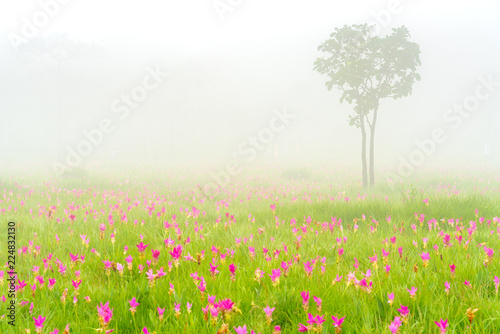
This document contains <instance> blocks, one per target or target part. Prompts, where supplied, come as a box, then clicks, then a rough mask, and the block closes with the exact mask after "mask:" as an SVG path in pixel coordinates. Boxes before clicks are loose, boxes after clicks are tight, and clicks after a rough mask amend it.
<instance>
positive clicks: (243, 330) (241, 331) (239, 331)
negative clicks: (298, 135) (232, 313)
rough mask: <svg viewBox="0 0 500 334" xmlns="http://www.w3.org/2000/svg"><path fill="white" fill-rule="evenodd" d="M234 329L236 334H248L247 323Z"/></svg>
mask: <svg viewBox="0 0 500 334" xmlns="http://www.w3.org/2000/svg"><path fill="white" fill-rule="evenodd" d="M234 330H235V331H236V334H247V333H248V331H247V325H243V326H241V327H234Z"/></svg>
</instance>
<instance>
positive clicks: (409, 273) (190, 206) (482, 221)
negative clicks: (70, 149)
mask: <svg viewBox="0 0 500 334" xmlns="http://www.w3.org/2000/svg"><path fill="white" fill-rule="evenodd" d="M206 175H207V174H206V173H205V172H203V171H189V172H161V173H160V172H158V171H145V172H137V171H135V172H122V173H118V172H117V173H111V172H96V171H95V172H86V173H84V175H76V176H75V175H73V176H69V177H65V178H54V177H44V176H36V175H32V176H30V177H27V176H22V175H19V174H16V175H14V174H9V173H6V172H4V173H3V174H2V178H1V179H0V218H1V219H0V220H1V222H2V233H1V235H0V238H1V242H0V245H1V247H0V258H1V259H2V261H3V262H4V263H6V262H7V259H8V255H9V249H8V246H7V244H8V243H7V234H8V233H7V226H8V222H9V221H11V222H15V224H16V228H15V241H16V242H15V256H16V264H15V271H16V273H17V280H16V292H15V294H16V300H15V305H16V311H15V325H14V326H12V325H10V324H9V321H11V319H9V317H8V315H9V310H8V309H7V307H8V305H9V303H10V298H8V293H7V292H8V291H7V290H8V288H9V282H8V278H9V273H8V272H9V268H8V267H7V264H6V266H3V267H2V268H0V269H1V271H0V285H1V287H2V292H0V296H2V297H1V298H2V302H0V318H1V322H0V328H1V329H0V332H1V333H26V332H28V333H29V332H31V333H96V332H101V333H109V332H113V333H157V334H159V333H200V334H201V333H213V334H215V333H238V334H245V333H254V332H255V333H262V334H264V333H266V334H267V333H273V334H277V333H297V332H309V333H400V334H404V333H461V334H462V333H500V296H499V294H498V289H499V284H500V281H499V276H500V254H499V253H500V219H499V218H498V217H499V216H500V173H498V172H496V173H495V172H481V173H479V172H474V171H473V170H465V171H462V172H451V171H445V170H436V171H433V172H431V173H428V174H423V175H421V176H419V177H415V178H414V179H413V180H411V181H407V182H405V183H403V184H399V185H396V187H394V188H391V187H389V186H388V185H387V184H385V183H384V182H380V185H379V186H377V187H376V188H374V189H368V190H365V189H362V188H360V187H359V186H357V184H358V183H359V182H357V181H352V180H357V174H356V173H354V172H347V171H336V170H332V169H307V168H303V169H296V170H291V169H288V170H285V169H277V170H273V171H259V170H256V171H254V172H253V173H248V174H245V175H242V176H240V177H238V178H236V179H235V180H233V181H232V182H231V183H230V184H229V185H228V186H227V187H226V188H224V189H221V190H220V191H218V192H214V193H213V194H210V195H206V194H205V193H204V192H203V191H202V189H203V182H204V181H203V180H206Z"/></svg>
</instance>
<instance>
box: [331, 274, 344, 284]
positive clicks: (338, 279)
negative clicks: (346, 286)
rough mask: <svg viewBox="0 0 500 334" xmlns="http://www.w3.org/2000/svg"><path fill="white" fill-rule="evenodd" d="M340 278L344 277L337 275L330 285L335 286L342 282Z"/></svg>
mask: <svg viewBox="0 0 500 334" xmlns="http://www.w3.org/2000/svg"><path fill="white" fill-rule="evenodd" d="M342 277H344V276H339V275H338V274H337V277H335V279H334V280H333V281H332V285H335V284H337V283H338V282H340V281H342Z"/></svg>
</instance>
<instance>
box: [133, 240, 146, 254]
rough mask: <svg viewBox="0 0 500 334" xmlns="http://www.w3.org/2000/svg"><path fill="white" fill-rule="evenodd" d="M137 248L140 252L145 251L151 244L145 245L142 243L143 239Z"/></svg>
mask: <svg viewBox="0 0 500 334" xmlns="http://www.w3.org/2000/svg"><path fill="white" fill-rule="evenodd" d="M136 246H137V249H138V250H139V252H140V253H142V252H144V251H145V250H146V248H148V246H149V245H145V244H143V243H142V241H141V242H140V243H139V244H137V245H136Z"/></svg>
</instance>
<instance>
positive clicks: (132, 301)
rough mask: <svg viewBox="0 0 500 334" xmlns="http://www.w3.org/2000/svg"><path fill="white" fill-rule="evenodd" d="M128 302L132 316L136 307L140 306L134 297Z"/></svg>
mask: <svg viewBox="0 0 500 334" xmlns="http://www.w3.org/2000/svg"><path fill="white" fill-rule="evenodd" d="M128 302H129V303H130V312H132V315H134V313H135V312H136V309H137V306H139V305H140V304H139V303H138V302H137V301H136V300H135V297H134V298H132V299H131V300H129V301H128Z"/></svg>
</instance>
